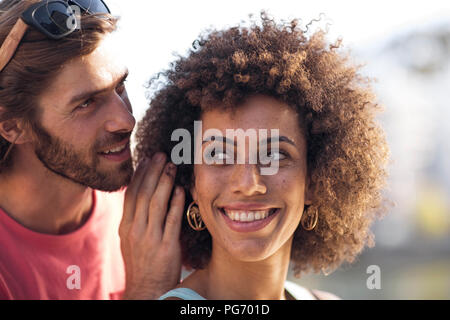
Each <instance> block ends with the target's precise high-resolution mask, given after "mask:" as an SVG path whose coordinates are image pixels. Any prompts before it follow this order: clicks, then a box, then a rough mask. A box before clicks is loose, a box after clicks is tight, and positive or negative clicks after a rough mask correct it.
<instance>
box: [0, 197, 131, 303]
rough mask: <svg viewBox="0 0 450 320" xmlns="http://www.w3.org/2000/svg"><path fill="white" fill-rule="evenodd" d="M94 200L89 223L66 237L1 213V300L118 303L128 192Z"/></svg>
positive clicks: (121, 289)
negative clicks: (121, 233) (122, 222)
mask: <svg viewBox="0 0 450 320" xmlns="http://www.w3.org/2000/svg"><path fill="white" fill-rule="evenodd" d="M92 194H93V197H94V201H93V208H92V212H91V214H90V216H89V218H88V220H87V221H86V223H85V224H84V225H83V226H81V227H80V228H79V229H77V230H75V231H74V232H72V233H69V234H64V235H49V234H42V233H38V232H34V231H31V230H29V229H27V228H25V227H24V226H22V225H21V224H19V223H18V222H17V221H15V220H14V219H12V218H11V217H10V216H9V215H8V214H7V213H6V212H5V211H3V210H2V209H1V208H0V299H20V300H25V299H26V300H28V299H32V300H37V299H51V300H54V299H65V300H71V299H101V300H108V299H119V298H120V296H121V294H122V293H123V291H124V288H125V271H124V264H123V259H122V254H121V251H120V239H119V234H118V230H119V224H120V219H121V217H122V211H123V200H124V191H123V190H122V191H119V192H113V193H106V192H100V191H97V190H96V191H93V193H92Z"/></svg>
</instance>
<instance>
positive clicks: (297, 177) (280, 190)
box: [272, 169, 306, 210]
mask: <svg viewBox="0 0 450 320" xmlns="http://www.w3.org/2000/svg"><path fill="white" fill-rule="evenodd" d="M305 184H306V180H305V171H303V170H298V169H296V170H282V171H281V170H280V173H279V174H278V176H277V179H276V182H274V184H273V185H272V188H273V190H274V191H275V192H276V194H278V195H279V197H280V198H281V199H284V201H285V202H286V205H288V206H289V207H291V208H292V209H295V210H298V209H299V208H301V207H302V206H303V204H304V200H305Z"/></svg>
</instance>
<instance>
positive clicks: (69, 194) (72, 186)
mask: <svg viewBox="0 0 450 320" xmlns="http://www.w3.org/2000/svg"><path fill="white" fill-rule="evenodd" d="M17 160H18V161H14V165H13V166H12V167H11V168H8V169H7V170H8V171H7V172H4V173H2V174H1V175H0V208H2V209H3V210H4V211H6V213H7V214H8V215H9V216H10V217H11V218H13V219H14V220H16V221H17V222H18V223H20V224H21V225H23V226H24V227H26V228H28V229H30V230H33V231H36V232H40V233H46V234H66V233H70V232H72V231H74V230H76V229H78V228H79V227H81V226H82V225H83V224H84V223H85V222H86V220H87V218H88V217H89V215H90V212H91V209H92V205H93V198H92V189H90V188H88V187H85V186H82V185H79V184H77V183H75V182H72V181H71V180H69V179H67V178H63V177H61V176H59V175H57V174H55V173H53V172H51V171H50V170H48V169H46V168H45V167H44V166H43V165H42V163H41V162H40V161H39V160H38V159H37V158H34V157H31V158H30V159H27V161H20V160H19V159H17Z"/></svg>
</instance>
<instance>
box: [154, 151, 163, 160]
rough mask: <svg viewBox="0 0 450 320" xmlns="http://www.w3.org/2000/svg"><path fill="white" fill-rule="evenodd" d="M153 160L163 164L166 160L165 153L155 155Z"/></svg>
mask: <svg viewBox="0 0 450 320" xmlns="http://www.w3.org/2000/svg"><path fill="white" fill-rule="evenodd" d="M153 159H154V160H155V161H157V162H161V161H162V160H163V159H164V153H161V152H157V153H156V154H155V155H154V157H153Z"/></svg>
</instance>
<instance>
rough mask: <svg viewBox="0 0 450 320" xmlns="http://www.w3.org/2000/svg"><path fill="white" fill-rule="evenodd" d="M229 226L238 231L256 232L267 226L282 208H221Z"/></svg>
mask: <svg viewBox="0 0 450 320" xmlns="http://www.w3.org/2000/svg"><path fill="white" fill-rule="evenodd" d="M219 211H220V212H221V213H222V217H223V219H224V220H225V223H226V224H227V225H228V227H229V228H230V229H231V230H233V231H237V232H254V231H258V230H260V229H263V228H264V227H266V226H267V225H268V224H269V223H270V222H271V221H272V220H273V219H274V218H275V217H276V216H277V215H278V213H279V212H280V208H271V209H265V210H228V209H226V208H219Z"/></svg>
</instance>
